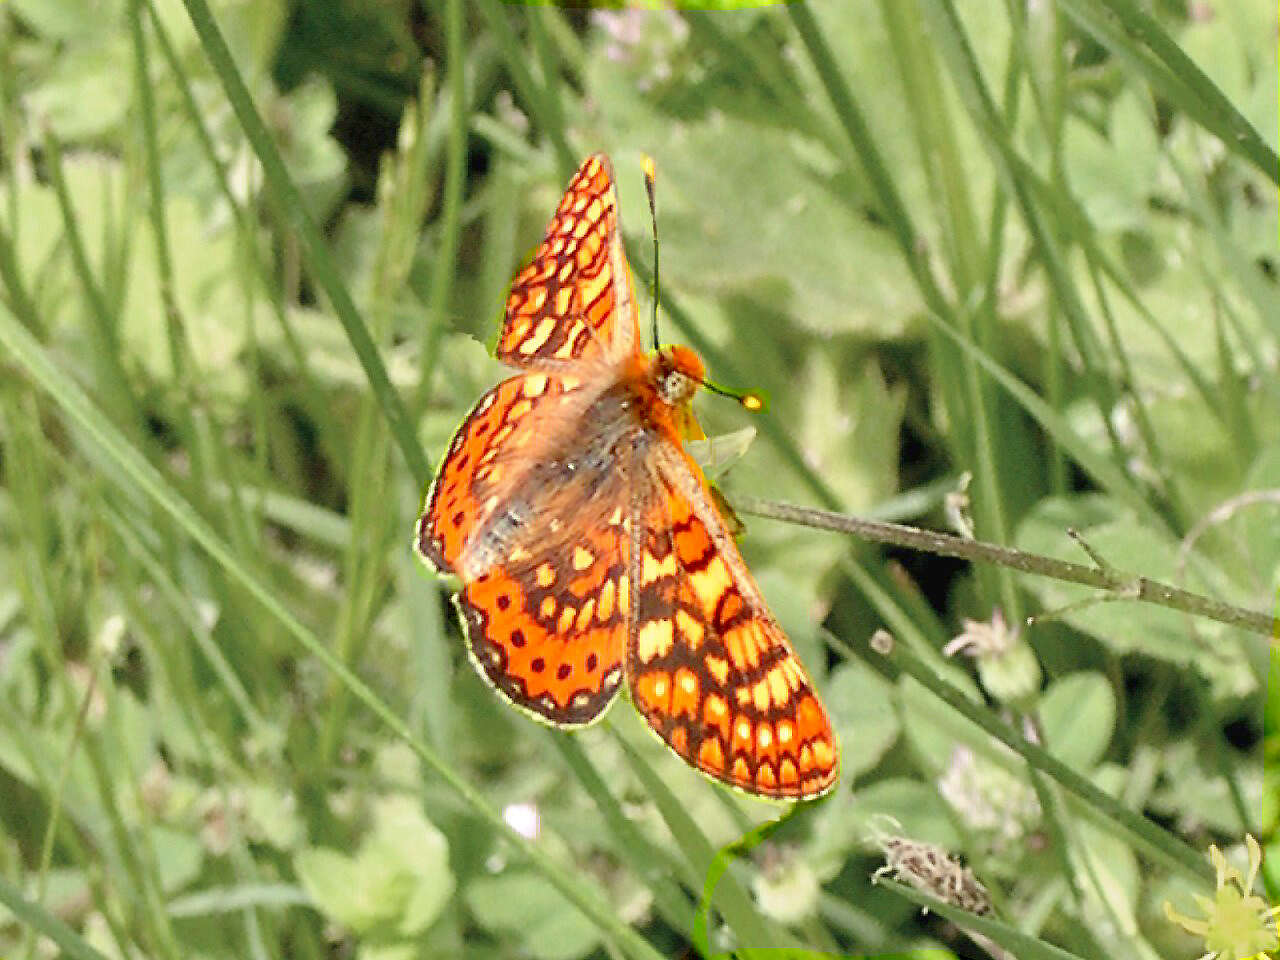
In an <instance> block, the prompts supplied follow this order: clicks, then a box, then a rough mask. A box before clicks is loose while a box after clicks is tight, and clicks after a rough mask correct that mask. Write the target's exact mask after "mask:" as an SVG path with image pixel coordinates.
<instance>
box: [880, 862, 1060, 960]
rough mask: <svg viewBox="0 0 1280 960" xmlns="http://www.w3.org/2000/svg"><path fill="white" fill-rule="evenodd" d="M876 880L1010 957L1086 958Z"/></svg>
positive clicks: (1030, 959)
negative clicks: (994, 945) (1001, 948)
mask: <svg viewBox="0 0 1280 960" xmlns="http://www.w3.org/2000/svg"><path fill="white" fill-rule="evenodd" d="M877 883H879V884H880V886H882V887H884V888H885V889H886V890H892V891H893V892H894V893H896V894H897V895H898V896H900V897H902V898H903V899H904V900H910V901H911V902H912V903H914V904H916V905H917V906H919V907H923V908H924V909H925V910H930V911H932V912H933V913H936V914H937V915H938V916H940V917H942V918H943V919H944V920H949V921H951V922H952V923H954V924H955V925H956V926H958V927H959V928H960V929H962V930H965V931H972V932H976V933H978V934H980V935H982V936H984V937H988V938H990V940H991V941H993V942H994V943H996V944H998V945H1000V946H1001V947H1003V948H1004V949H1005V950H1008V951H1009V955H1010V956H1014V957H1017V958H1018V960H1083V958H1081V957H1079V956H1077V955H1076V954H1074V953H1071V952H1069V951H1067V950H1063V949H1062V948H1061V947H1055V946H1054V945H1053V944H1051V943H1047V942H1045V941H1044V940H1041V939H1039V938H1038V937H1033V936H1031V935H1030V934H1026V933H1023V932H1022V931H1021V930H1018V929H1017V928H1015V927H1011V926H1009V925H1008V924H1005V923H1001V922H1000V921H998V920H992V919H991V918H989V917H978V916H974V915H973V914H972V913H969V912H967V911H965V910H961V909H960V908H959V907H953V906H952V905H951V904H949V903H944V902H943V901H941V900H939V899H937V898H936V897H932V896H930V895H929V894H927V893H923V892H921V891H920V890H917V889H915V888H914V887H909V886H907V885H906V884H904V883H898V882H897V881H896V880H886V879H883V878H882V879H880V880H878V881H877ZM979 942H981V941H979Z"/></svg>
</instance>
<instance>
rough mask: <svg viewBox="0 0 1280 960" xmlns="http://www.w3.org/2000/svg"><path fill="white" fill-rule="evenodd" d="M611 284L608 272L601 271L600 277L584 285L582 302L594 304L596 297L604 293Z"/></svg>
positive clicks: (584, 282) (587, 281)
mask: <svg viewBox="0 0 1280 960" xmlns="http://www.w3.org/2000/svg"><path fill="white" fill-rule="evenodd" d="M608 283H609V277H608V275H607V272H606V271H601V273H600V275H599V276H596V277H591V278H589V279H587V280H585V281H583V283H582V287H581V289H582V302H583V303H594V302H595V299H596V297H598V296H600V294H601V293H603V292H604V289H605V287H606V286H607V285H608Z"/></svg>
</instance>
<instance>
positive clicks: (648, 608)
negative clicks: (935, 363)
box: [414, 154, 839, 799]
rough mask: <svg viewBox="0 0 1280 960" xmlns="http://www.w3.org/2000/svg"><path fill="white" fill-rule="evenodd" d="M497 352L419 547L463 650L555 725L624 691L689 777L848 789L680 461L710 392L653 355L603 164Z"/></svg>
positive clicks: (528, 286) (520, 295) (809, 691)
mask: <svg viewBox="0 0 1280 960" xmlns="http://www.w3.org/2000/svg"><path fill="white" fill-rule="evenodd" d="M495 355H496V356H497V358H498V359H499V360H501V361H503V362H504V363H506V364H508V365H510V366H512V367H514V368H516V369H517V370H518V371H519V372H518V373H517V374H516V375H515V376H512V377H511V378H509V379H507V380H503V381H502V382H501V383H499V384H498V385H497V386H496V387H494V388H493V389H492V390H490V391H489V392H488V393H486V394H485V395H484V396H483V397H481V398H480V400H479V401H478V402H477V403H476V405H475V407H474V408H473V409H472V410H471V412H470V413H469V414H467V417H466V419H464V420H463V421H462V424H461V426H460V427H459V428H458V431H457V433H456V435H455V436H454V438H453V440H452V442H451V443H450V445H449V447H448V450H447V452H446V453H445V456H444V459H443V461H442V463H441V465H440V468H439V470H438V472H437V475H436V477H435V479H434V481H433V482H432V484H431V486H430V487H429V489H428V491H427V494H426V497H425V500H424V506H423V511H422V515H421V517H420V518H419V520H418V523H417V526H416V529H415V537H414V547H415V550H416V552H417V553H418V555H419V556H420V557H421V558H422V560H424V561H425V562H426V563H427V565H428V566H429V567H431V568H432V569H433V570H434V571H436V572H438V573H445V574H451V575H453V576H456V577H457V578H458V579H459V580H460V581H461V588H460V590H459V592H458V593H457V595H456V596H455V597H454V603H455V605H456V606H457V608H458V611H459V613H460V615H461V619H462V625H463V632H464V634H465V638H466V645H467V651H468V653H469V655H470V658H471V660H472V662H473V663H474V664H475V667H476V669H477V670H479V672H480V674H481V675H482V676H483V677H484V678H485V679H486V680H487V681H488V682H489V683H490V684H491V685H492V686H493V688H494V689H495V690H497V691H498V693H499V694H501V695H502V696H503V697H504V698H505V699H506V700H508V701H509V702H510V703H511V704H513V705H514V706H516V707H518V708H519V709H521V710H523V711H525V712H526V713H528V714H531V715H532V716H533V717H534V718H536V719H538V720H541V721H543V722H546V723H549V724H551V725H553V726H556V727H562V728H573V727H580V726H585V725H587V724H590V723H592V722H594V721H595V720H597V719H599V718H600V716H601V715H602V714H603V713H604V711H605V710H606V709H607V708H608V707H609V705H610V704H611V703H612V702H613V700H614V698H615V697H616V696H617V693H618V690H619V689H620V688H621V687H622V685H623V683H624V682H625V683H626V685H627V687H628V690H629V692H630V696H631V701H632V703H633V704H634V705H635V707H636V708H637V709H638V710H639V711H640V713H641V715H642V716H643V717H644V719H645V720H646V721H647V722H648V724H649V726H650V727H651V728H652V729H653V730H654V732H655V733H657V735H658V736H659V737H660V738H661V739H662V740H663V742H664V743H666V744H667V745H668V746H669V747H670V748H671V749H672V750H674V751H675V752H676V753H677V754H678V755H679V756H680V757H681V759H683V760H684V761H686V762H687V763H689V764H691V765H692V766H694V767H696V768H697V769H698V770H700V771H702V772H703V773H705V774H707V775H709V776H711V777H713V778H715V779H716V780H719V781H722V782H724V783H727V784H729V785H731V786H733V787H737V788H740V789H741V790H743V791H746V792H747V793H751V794H756V795H760V796H766V797H775V798H788V799H799V798H806V797H814V796H817V795H819V794H822V793H825V792H826V791H827V790H829V789H830V788H831V786H832V785H833V784H834V783H835V781H836V777H837V773H838V769H839V748H838V745H837V741H836V737H835V733H834V731H833V730H832V728H831V721H830V719H829V718H828V715H827V712H826V709H825V708H824V707H823V705H822V701H821V700H820V699H819V696H818V694H817V691H816V690H815V689H814V685H813V681H812V680H811V679H810V678H809V675H808V674H807V673H806V672H805V669H804V667H803V666H802V665H801V664H800V661H799V660H798V659H797V657H796V655H795V653H794V652H793V650H792V648H791V644H790V643H789V642H788V640H787V637H786V635H785V634H784V633H783V631H782V629H781V627H779V626H778V623H777V621H776V620H775V619H774V618H773V615H772V614H771V613H770V612H769V608H768V606H767V605H766V604H765V600H764V597H763V596H762V594H761V592H760V588H759V587H758V586H757V585H756V583H755V581H754V580H753V579H752V577H751V574H750V572H749V571H748V570H747V566H746V564H745V563H744V562H743V559H742V556H741V554H740V553H739V552H738V548H737V545H736V544H735V543H734V539H733V536H732V534H731V533H730V531H729V529H728V527H727V526H726V523H725V520H724V519H723V517H722V515H721V513H720V511H719V509H717V505H716V502H715V499H714V496H713V493H712V488H711V487H710V486H709V484H708V482H707V480H706V478H705V477H704V476H703V473H702V470H701V469H700V468H699V466H698V464H697V463H696V462H695V461H694V460H693V459H692V457H690V455H689V454H688V452H687V451H686V450H685V448H684V442H683V441H684V440H685V438H687V437H695V436H700V435H701V431H700V430H699V429H698V427H697V423H696V420H695V419H694V417H693V412H692V407H691V400H692V398H693V396H694V394H695V393H696V392H697V389H698V387H699V386H701V385H704V384H705V382H706V371H705V369H704V367H703V363H702V361H701V359H700V358H699V357H698V356H697V354H695V353H694V352H693V351H692V350H690V349H689V348H687V347H682V346H663V347H657V346H656V345H655V348H654V350H652V351H648V352H646V351H645V350H644V348H643V346H642V344H641V339H640V329H639V323H638V320H637V310H636V300H635V291H634V286H633V281H632V277H631V271H630V268H629V266H628V264H627V260H626V255H625V253H624V252H623V247H622V242H621V239H620V236H619V233H618V203H617V197H616V195H615V192H614V186H613V171H612V168H611V166H610V163H609V160H608V158H607V157H605V156H603V155H601V154H596V155H593V156H590V157H588V158H587V159H586V160H585V161H583V163H582V166H581V167H580V168H579V169H578V172H577V173H576V174H575V176H574V177H573V179H572V181H571V182H570V183H569V186H568V189H567V190H566V191H565V193H564V197H563V199H562V200H561V201H560V205H559V207H558V208H557V209H556V212H555V215H554V216H553V217H552V219H551V223H550V225H549V226H548V228H547V232H546V236H545V238H544V239H543V241H542V244H541V245H540V246H539V247H538V249H537V251H536V253H535V254H534V257H533V260H532V262H531V263H530V264H529V266H528V267H526V268H525V269H524V270H522V271H521V272H520V273H519V274H518V275H517V276H516V278H515V280H513V281H512V284H511V292H510V294H509V295H508V297H507V301H506V312H505V318H504V322H503V325H502V329H501V331H500V333H499V336H498V341H497V347H496V350H495Z"/></svg>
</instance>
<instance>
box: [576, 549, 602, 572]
mask: <svg viewBox="0 0 1280 960" xmlns="http://www.w3.org/2000/svg"><path fill="white" fill-rule="evenodd" d="M595 562H596V555H595V554H594V553H592V552H591V551H590V550H588V549H587V548H586V547H574V548H573V569H575V570H577V571H579V572H581V571H583V570H586V569H587V568H588V567H590V566H591V564H593V563H595Z"/></svg>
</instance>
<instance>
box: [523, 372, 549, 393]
mask: <svg viewBox="0 0 1280 960" xmlns="http://www.w3.org/2000/svg"><path fill="white" fill-rule="evenodd" d="M546 390H547V375H546V374H545V373H533V374H530V375H529V376H527V377H525V381H524V395H525V396H526V397H540V396H542V395H543V393H545V392H546Z"/></svg>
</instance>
